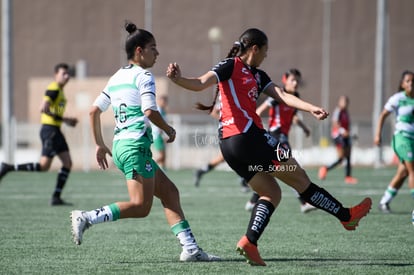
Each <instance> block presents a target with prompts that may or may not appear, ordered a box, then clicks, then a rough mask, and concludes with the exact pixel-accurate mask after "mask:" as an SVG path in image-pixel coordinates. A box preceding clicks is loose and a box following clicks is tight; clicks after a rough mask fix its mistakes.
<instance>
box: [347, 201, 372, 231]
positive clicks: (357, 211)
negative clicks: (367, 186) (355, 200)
mask: <svg viewBox="0 0 414 275" xmlns="http://www.w3.org/2000/svg"><path fill="white" fill-rule="evenodd" d="M371 205H372V201H371V199H370V198H365V199H364V200H363V201H362V202H360V203H359V204H358V205H356V206H354V207H351V208H350V209H349V211H350V214H351V218H350V219H349V221H347V222H341V223H342V225H343V226H344V227H345V229H346V230H355V229H356V227H357V226H358V223H359V220H360V219H362V218H363V217H365V216H366V215H367V214H368V212H369V210H370V209H371Z"/></svg>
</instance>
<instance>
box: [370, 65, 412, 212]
mask: <svg viewBox="0 0 414 275" xmlns="http://www.w3.org/2000/svg"><path fill="white" fill-rule="evenodd" d="M413 76H414V73H413V72H411V71H404V72H403V73H402V76H401V81H400V85H399V87H398V91H399V92H398V93H396V94H394V95H393V96H391V97H390V98H389V99H388V101H387V103H385V106H384V110H383V111H382V112H381V114H380V116H379V119H378V125H377V129H376V132H375V137H374V143H375V144H376V145H381V132H382V128H383V126H384V121H385V119H386V118H387V117H388V116H389V115H390V114H391V113H392V112H394V113H395V115H396V124H395V131H394V135H393V138H392V144H391V145H392V148H393V150H394V152H395V154H396V155H397V157H398V159H399V160H400V163H399V164H398V168H397V171H396V173H395V175H394V177H393V178H392V179H391V182H390V184H389V185H388V187H387V189H386V190H385V192H384V195H383V196H382V198H381V200H380V203H379V206H378V207H379V209H380V211H382V212H383V213H391V209H390V203H391V201H392V199H393V198H394V197H395V196H396V195H397V193H398V190H399V189H400V188H401V186H402V185H403V183H404V180H405V179H406V178H407V177H408V187H409V189H410V193H411V196H412V197H413V198H414V91H413V86H414V81H413Z"/></svg>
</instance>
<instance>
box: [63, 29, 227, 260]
mask: <svg viewBox="0 0 414 275" xmlns="http://www.w3.org/2000/svg"><path fill="white" fill-rule="evenodd" d="M125 29H126V31H127V32H128V33H129V35H128V37H127V39H126V43H125V51H126V54H127V58H128V61H129V65H127V66H125V67H123V68H121V69H119V70H118V71H117V72H116V73H115V74H114V75H113V76H112V77H111V78H110V79H109V81H108V83H107V85H106V87H105V88H104V90H103V92H102V93H101V94H100V95H99V96H98V97H97V99H96V100H95V102H94V104H93V106H92V109H91V111H90V118H91V124H92V129H93V137H94V140H95V143H96V159H97V162H98V164H99V167H100V168H101V169H106V168H107V167H108V162H107V159H106V155H107V154H108V155H110V156H113V160H114V162H115V164H116V166H117V167H118V168H119V169H120V170H121V171H122V172H123V173H124V175H125V178H126V183H127V188H128V193H129V196H130V200H129V201H122V202H115V203H112V204H109V205H105V206H103V207H100V208H97V209H95V210H91V211H81V210H74V211H72V212H71V220H72V234H73V241H74V242H75V243H76V244H78V245H80V244H81V242H82V235H83V232H84V231H85V230H86V229H87V228H89V227H90V226H91V225H94V224H98V223H103V222H110V221H116V220H118V219H125V218H143V217H146V216H147V215H148V214H149V212H150V210H151V206H152V202H153V197H154V196H156V197H158V198H159V199H160V200H161V203H162V205H163V207H164V212H165V216H166V218H167V222H168V224H169V225H170V227H171V230H172V232H173V233H174V234H175V235H176V236H177V238H178V240H179V242H180V244H181V246H182V252H181V255H180V261H186V262H188V261H217V260H220V258H219V257H217V256H213V255H210V254H207V253H205V252H204V251H203V250H202V249H201V248H200V247H199V246H198V244H197V242H196V240H195V238H194V236H193V233H192V232H191V229H190V226H189V223H188V222H187V220H186V219H185V217H184V213H183V210H182V208H181V205H180V198H179V192H178V189H177V187H176V186H175V185H174V183H173V182H172V181H171V180H170V179H169V178H168V177H167V176H166V175H165V174H164V172H163V171H162V169H160V168H159V167H158V165H157V164H156V163H155V161H154V160H153V159H152V153H151V150H150V145H151V143H152V134H151V127H150V121H151V122H152V123H154V124H155V125H156V126H157V127H159V128H160V129H162V130H163V131H164V132H165V133H166V134H167V135H168V137H169V139H168V141H167V142H173V141H174V139H175V130H174V128H173V127H171V126H170V125H168V124H167V123H166V122H165V120H164V119H163V118H162V116H161V115H160V113H159V112H158V110H157V105H156V101H155V81H154V77H153V75H152V74H151V73H150V72H149V71H147V68H151V67H152V66H153V65H154V63H155V60H156V58H157V56H158V54H159V53H158V50H157V47H156V43H155V39H154V37H153V35H152V34H151V33H150V32H148V31H145V30H142V29H138V28H137V27H136V25H135V24H133V23H132V22H128V21H127V22H126V23H125ZM110 105H112V108H113V111H114V116H115V123H116V126H115V133H114V139H113V147H112V152H111V150H110V149H109V148H108V147H107V146H106V145H105V143H104V140H103V137H102V132H101V121H100V115H101V113H102V112H104V111H106V110H107V109H108V107H109V106H110ZM112 237H113V236H112ZM120 237H121V236H120Z"/></svg>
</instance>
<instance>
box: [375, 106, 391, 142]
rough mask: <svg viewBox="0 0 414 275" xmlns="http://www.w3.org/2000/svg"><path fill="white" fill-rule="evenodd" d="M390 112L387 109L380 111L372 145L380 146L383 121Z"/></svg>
mask: <svg viewBox="0 0 414 275" xmlns="http://www.w3.org/2000/svg"><path fill="white" fill-rule="evenodd" d="M390 113H391V112H390V111H388V110H387V109H384V110H382V112H381V114H380V116H379V119H378V123H377V128H376V130H375V136H374V144H375V145H381V133H382V127H383V126H384V122H385V119H386V118H387V117H388V116H389V114H390Z"/></svg>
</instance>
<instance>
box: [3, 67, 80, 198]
mask: <svg viewBox="0 0 414 275" xmlns="http://www.w3.org/2000/svg"><path fill="white" fill-rule="evenodd" d="M54 72H55V81H53V82H52V83H50V84H49V86H48V87H47V89H46V92H45V94H44V96H43V102H42V106H41V113H42V114H41V124H42V126H41V129H40V138H41V140H42V155H41V157H40V161H39V162H36V163H23V164H15V165H11V164H7V163H2V164H1V168H0V179H1V178H2V177H4V175H6V174H7V173H9V172H12V171H28V172H43V171H48V170H49V168H50V166H51V164H52V160H53V158H54V157H55V156H58V158H59V159H60V161H61V162H62V168H61V169H60V170H59V172H58V176H57V180H56V187H55V191H54V192H53V195H52V199H51V201H50V205H52V206H55V205H65V204H68V205H70V203H67V202H65V201H64V200H62V199H61V193H62V190H63V188H64V187H65V184H66V181H67V179H68V176H69V173H70V170H71V168H72V158H71V156H70V153H69V147H68V144H67V143H66V139H65V137H64V136H63V133H62V131H61V129H60V127H61V125H62V123H65V124H67V125H69V126H71V127H75V126H76V124H77V123H78V120H77V119H76V118H72V117H66V116H64V112H65V107H66V98H65V94H64V92H63V87H64V86H65V85H66V84H67V83H68V81H69V79H70V75H69V65H67V64H65V63H59V64H57V65H56V66H55V71H54Z"/></svg>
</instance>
